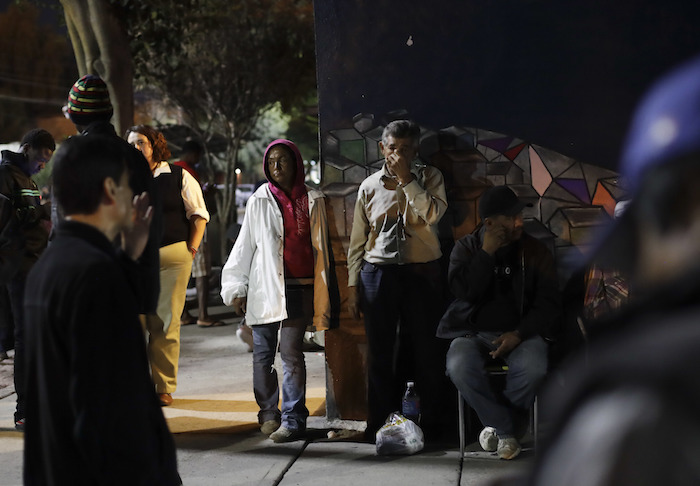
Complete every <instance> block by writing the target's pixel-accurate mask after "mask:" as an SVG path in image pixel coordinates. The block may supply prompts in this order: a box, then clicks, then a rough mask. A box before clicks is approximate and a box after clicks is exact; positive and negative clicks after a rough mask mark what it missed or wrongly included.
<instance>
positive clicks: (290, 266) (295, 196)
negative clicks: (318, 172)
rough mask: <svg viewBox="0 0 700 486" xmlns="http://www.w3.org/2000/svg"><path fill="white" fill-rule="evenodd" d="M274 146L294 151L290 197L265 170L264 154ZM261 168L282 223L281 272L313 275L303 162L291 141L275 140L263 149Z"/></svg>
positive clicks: (265, 157)
mask: <svg viewBox="0 0 700 486" xmlns="http://www.w3.org/2000/svg"><path fill="white" fill-rule="evenodd" d="M275 145H285V146H286V147H288V148H289V149H290V150H291V151H292V153H293V154H294V159H295V160H296V177H295V179H294V187H293V188H292V194H291V198H290V197H289V196H287V194H285V192H284V191H283V190H282V189H281V188H280V187H279V186H277V184H275V183H274V182H273V181H272V178H271V177H270V173H269V171H268V169H267V154H268V153H269V152H270V149H271V148H272V147H274V146H275ZM263 170H264V171H265V177H267V180H268V181H269V182H268V185H269V187H270V191H272V195H273V196H274V197H275V200H276V201H277V204H278V206H279V207H280V210H281V211H282V220H283V222H284V275H285V278H308V277H313V276H314V255H313V249H312V247H311V226H310V224H309V197H308V195H307V193H306V185H305V184H304V162H303V160H302V158H301V154H300V153H299V149H298V148H297V146H296V145H294V143H293V142H290V141H289V140H284V139H278V140H275V141H273V142H272V143H270V145H268V146H267V148H266V149H265V155H264V157H263Z"/></svg>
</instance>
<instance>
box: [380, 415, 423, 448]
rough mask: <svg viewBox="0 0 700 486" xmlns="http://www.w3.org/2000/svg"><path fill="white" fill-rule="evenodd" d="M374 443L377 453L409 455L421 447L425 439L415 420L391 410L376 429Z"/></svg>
mask: <svg viewBox="0 0 700 486" xmlns="http://www.w3.org/2000/svg"><path fill="white" fill-rule="evenodd" d="M376 444H377V454H379V455H395V454H399V455H401V454H402V455H410V454H415V453H416V452H418V451H420V450H422V449H423V447H424V446H425V439H424V437H423V431H422V430H421V428H420V427H419V426H418V425H417V424H416V423H415V422H413V421H412V420H409V419H407V418H406V417H404V416H403V415H401V414H400V413H398V412H393V413H391V414H390V415H389V417H388V418H387V419H386V423H385V424H384V425H382V427H381V428H380V429H379V430H378V431H377V437H376Z"/></svg>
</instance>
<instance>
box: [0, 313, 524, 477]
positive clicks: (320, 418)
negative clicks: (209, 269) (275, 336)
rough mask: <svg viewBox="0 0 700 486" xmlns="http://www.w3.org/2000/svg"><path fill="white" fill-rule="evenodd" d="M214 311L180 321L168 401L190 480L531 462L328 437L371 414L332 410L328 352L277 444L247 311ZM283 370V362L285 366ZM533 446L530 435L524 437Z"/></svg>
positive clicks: (5, 468) (470, 470)
mask: <svg viewBox="0 0 700 486" xmlns="http://www.w3.org/2000/svg"><path fill="white" fill-rule="evenodd" d="M210 313H211V314H212V316H213V317H216V318H218V319H221V320H223V321H224V322H226V323H227V324H228V325H227V326H223V327H216V328H199V327H197V326H196V325H192V326H185V327H183V328H182V349H181V359H180V371H179V377H178V390H177V392H176V393H175V394H174V395H173V397H174V399H175V401H174V403H173V405H172V406H170V407H167V408H164V409H163V410H164V413H165V415H166V417H167V419H168V424H169V426H170V428H171V431H172V432H173V434H174V437H175V442H176V444H177V449H178V464H179V471H180V475H181V476H182V480H183V483H184V485H186V486H198V485H202V486H203V485H207V486H209V485H217V486H218V485H247V484H262V485H277V484H280V485H283V486H284V485H312V484H314V485H317V484H332V485H334V486H335V485H345V484H348V485H350V484H352V485H357V484H362V485H364V484H368V485H369V484H372V485H375V484H381V485H382V486H392V485H406V484H421V485H424V484H430V485H478V484H484V482H485V481H488V480H493V479H496V478H498V477H501V476H503V475H509V474H513V473H517V472H518V471H521V470H522V469H523V468H525V467H527V465H528V464H529V463H530V462H531V457H532V452H531V451H525V452H524V453H523V454H522V457H521V458H518V459H516V460H514V461H499V460H498V459H497V458H496V457H495V455H493V454H488V453H484V452H478V445H476V444H470V448H469V450H470V451H472V452H468V453H467V454H466V455H465V458H464V460H462V459H461V458H460V457H459V456H460V454H459V448H458V446H457V445H456V444H455V445H454V446H448V447H446V448H441V449H429V450H425V451H422V452H421V453H418V454H416V455H413V456H393V457H382V456H377V455H376V454H375V447H374V445H372V444H366V443H362V442H353V441H350V440H329V439H328V438H327V434H328V432H329V431H331V430H333V431H336V432H339V433H340V435H343V436H348V435H351V434H352V433H354V432H359V431H361V430H363V428H364V425H365V424H364V422H353V421H338V422H334V423H330V422H329V421H327V420H326V418H325V401H324V398H325V380H326V377H325V355H324V353H323V350H322V349H320V350H316V351H308V352H306V353H305V355H306V363H307V373H308V376H307V403H308V408H309V411H310V412H311V414H312V416H311V417H310V418H309V422H308V436H307V439H306V440H305V441H297V442H292V443H287V444H275V443H273V442H272V441H271V440H269V439H268V438H267V437H265V436H264V435H262V434H261V433H260V432H259V430H258V425H257V406H256V404H255V400H254V397H253V391H252V390H253V385H252V354H251V353H248V352H247V347H246V345H245V344H243V343H241V342H240V341H239V340H238V338H237V337H236V329H237V324H238V322H239V320H240V319H239V318H237V317H235V316H234V315H233V313H232V312H231V309H229V308H226V307H223V306H213V307H211V309H210ZM279 375H280V377H281V369H280V370H279ZM11 379H12V366H11V363H10V362H9V360H6V361H3V362H0V485H2V486H18V485H21V484H22V479H21V478H22V447H23V436H22V434H21V433H19V432H16V431H15V430H14V426H13V425H14V424H13V412H14V407H15V395H14V387H13V385H12V382H11ZM525 445H527V444H525Z"/></svg>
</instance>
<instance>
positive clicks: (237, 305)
mask: <svg viewBox="0 0 700 486" xmlns="http://www.w3.org/2000/svg"><path fill="white" fill-rule="evenodd" d="M247 302H248V298H247V297H234V298H233V310H234V311H235V312H236V314H238V315H239V316H244V315H245V312H246V309H247V306H246V304H247Z"/></svg>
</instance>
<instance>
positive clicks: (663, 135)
mask: <svg viewBox="0 0 700 486" xmlns="http://www.w3.org/2000/svg"><path fill="white" fill-rule="evenodd" d="M620 172H621V175H622V176H623V178H624V180H625V181H626V183H627V184H628V189H629V192H630V194H631V197H632V202H631V203H630V204H629V206H628V207H627V209H626V211H625V212H624V214H623V215H622V216H621V217H620V218H619V219H616V220H615V221H614V223H613V224H612V225H611V228H610V231H608V232H607V234H606V235H605V236H604V238H602V239H601V241H600V242H599V244H598V246H597V251H595V252H594V253H593V258H592V260H593V262H594V263H595V264H600V265H602V266H606V267H610V266H614V267H616V268H619V269H620V270H621V271H623V272H624V273H625V274H626V275H627V276H628V277H629V279H630V285H631V286H633V288H634V293H635V298H634V299H633V300H632V301H631V302H630V303H629V305H628V306H627V307H626V310H625V311H624V312H623V313H621V314H620V315H619V316H618V317H617V318H616V319H615V321H614V323H608V325H606V327H605V332H601V333H599V334H598V335H597V337H596V339H594V340H592V341H591V342H590V344H589V346H588V349H587V355H588V356H589V360H588V361H586V359H585V357H584V356H579V358H578V359H576V360H574V361H573V362H572V363H571V364H570V365H569V367H568V369H566V370H565V371H564V372H563V378H564V380H565V381H564V383H566V386H565V387H562V386H560V385H558V384H556V383H550V384H549V386H548V387H547V388H546V393H545V395H544V398H543V403H544V404H545V405H549V406H550V408H545V409H544V413H545V418H548V420H549V421H550V423H551V426H552V428H551V430H552V434H551V437H549V438H547V440H546V441H545V442H544V446H543V447H542V448H541V450H540V451H539V454H538V458H537V460H536V463H535V465H534V470H533V471H532V472H531V474H530V475H529V476H528V477H527V478H526V479H524V480H523V481H522V483H519V484H532V485H540V486H546V485H547V486H548V485H555V484H556V485H560V484H567V485H573V486H576V485H586V486H608V485H610V486H612V485H616V486H617V485H626V484H634V485H636V486H645V485H657V484H673V485H696V484H700V469H698V467H697V457H698V455H699V454H700V418H699V417H700V415H698V410H700V353H699V352H698V349H700V325H698V322H699V321H700V306H699V303H700V245H699V244H698V242H699V241H700V191H698V183H699V182H700V57H697V58H695V59H693V60H691V61H689V62H688V63H686V64H684V65H683V66H681V67H679V68H677V69H676V70H674V71H672V72H671V73H670V74H668V75H667V76H665V77H663V78H662V79H661V80H660V81H659V82H657V83H656V84H655V85H654V86H653V87H652V89H651V90H650V91H649V92H648V93H647V94H646V96H645V97H644V99H643V100H642V102H641V103H640V105H639V107H638V109H637V112H636V114H635V116H634V118H633V122H632V124H631V127H630V130H629V134H628V137H627V140H626V143H625V148H624V150H623V153H622V159H621V164H620ZM611 324H613V325H611ZM592 357H595V359H590V358H592Z"/></svg>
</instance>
